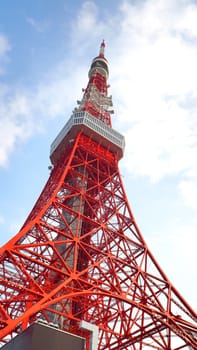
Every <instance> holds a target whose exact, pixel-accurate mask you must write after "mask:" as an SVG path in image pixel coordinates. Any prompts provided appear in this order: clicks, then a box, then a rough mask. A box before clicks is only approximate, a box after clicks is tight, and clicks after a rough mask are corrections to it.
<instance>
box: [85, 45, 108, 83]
mask: <svg viewBox="0 0 197 350" xmlns="http://www.w3.org/2000/svg"><path fill="white" fill-rule="evenodd" d="M95 71H97V72H99V73H100V74H101V75H102V76H105V78H106V79H108V77H109V69H108V62H107V59H106V58H105V42H104V40H103V41H102V43H101V46H100V50H99V55H98V56H97V57H95V58H94V59H93V61H92V64H91V67H90V70H89V79H91V76H92V74H94V73H95Z"/></svg>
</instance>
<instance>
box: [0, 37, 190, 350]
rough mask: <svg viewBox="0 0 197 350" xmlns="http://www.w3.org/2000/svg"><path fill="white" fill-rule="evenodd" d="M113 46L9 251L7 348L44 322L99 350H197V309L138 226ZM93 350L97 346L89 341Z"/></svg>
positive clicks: (1, 300)
mask: <svg viewBox="0 0 197 350" xmlns="http://www.w3.org/2000/svg"><path fill="white" fill-rule="evenodd" d="M104 50H105V43H104V42H102V43H101V46H100V51H99V55H98V56H97V57H96V58H94V59H93V61H92V64H91V66H90V70H89V81H88V84H87V87H86V89H84V91H83V97H82V100H81V101H78V102H77V107H76V108H75V109H74V111H73V113H72V115H71V117H70V119H69V120H68V122H67V123H66V124H65V126H64V127H63V129H62V130H61V131H60V133H59V134H58V136H57V137H56V139H55V140H54V142H53V143H52V145H51V152H50V159H51V162H52V166H51V173H50V176H49V179H48V181H47V183H46V185H45V187H44V189H43V191H42V192H41V194H40V197H39V198H38V200H37V202H36V204H35V206H34V207H33V209H32V211H31V213H30V214H29V216H28V217H27V220H26V221H25V223H24V225H23V226H22V228H21V230H20V231H19V232H18V234H16V236H14V237H13V238H12V239H11V240H10V241H9V242H8V243H6V244H5V245H4V246H3V247H2V248H1V249H0V293H1V294H0V345H1V346H3V345H4V344H6V343H7V342H9V341H10V340H11V339H12V338H14V337H15V336H16V335H17V334H20V333H21V332H22V331H23V330H25V329H27V327H28V326H29V325H31V324H33V323H35V322H37V321H38V320H42V321H43V322H45V323H48V324H50V323H51V324H55V325H56V326H57V327H59V328H60V329H61V330H63V331H66V332H70V333H73V334H77V335H79V336H84V337H88V334H89V333H88V331H87V330H84V329H82V327H81V322H82V321H85V322H87V323H88V324H90V325H95V326H97V327H98V330H99V336H98V345H97V348H98V349H99V350H104V349H105V350H142V349H147V350H150V349H158V350H161V349H165V350H170V349H173V350H181V349H197V328H196V319H197V318H196V314H195V312H194V311H193V310H192V308H191V307H190V306H189V305H188V304H187V302H186V301H185V300H184V299H183V297H182V296H181V295H180V294H179V292H178V291H177V290H176V289H175V288H174V286H173V285H172V284H171V282H170V281H169V279H168V277H167V276H166V275H165V273H164V272H163V270H162V269H161V267H160V266H159V264H158V262H157V261H156V260H155V258H154V256H153V255H152V253H151V251H150V250H149V248H148V247H147V245H146V242H145V240H144V238H143V236H142V234H141V232H140V230H139V228H138V226H137V224H136V221H135V218H134V216H133V213H132V211H131V209H130V206H129V203H128V200H127V196H126V193H125V190H124V187H123V183H122V179H121V176H120V172H119V168H118V162H119V160H120V159H121V158H122V157H123V152H124V137H123V136H122V135H121V134H120V133H119V132H117V131H116V130H114V129H113V128H112V124H111V114H112V113H113V110H112V98H111V96H108V83H107V80H108V74H109V71H108V62H107V60H106V58H105V53H104ZM86 347H87V348H88V345H87V346H86Z"/></svg>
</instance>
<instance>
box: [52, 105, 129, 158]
mask: <svg viewBox="0 0 197 350" xmlns="http://www.w3.org/2000/svg"><path fill="white" fill-rule="evenodd" d="M80 131H81V132H82V133H83V134H84V135H86V136H88V137H90V138H91V139H92V140H94V141H96V142H97V143H98V144H100V145H102V146H103V147H104V148H106V149H108V150H109V151H110V152H112V153H114V154H116V155H117V158H118V160H119V159H121V158H122V157H123V153H124V148H125V139H124V136H123V135H121V134H120V133H119V132H117V131H116V130H114V129H112V128H111V127H109V126H108V125H107V124H105V123H104V122H102V121H101V120H99V119H97V118H96V117H93V116H92V115H91V114H89V113H88V112H86V111H76V112H74V113H73V114H72V116H71V117H70V119H69V120H68V122H67V123H66V124H65V126H64V127H63V128H62V130H61V131H60V133H59V134H58V135H57V137H56V138H55V140H54V141H53V142H52V144H51V149H50V159H51V162H52V164H55V163H56V162H57V161H58V159H59V157H60V155H61V154H62V152H63V151H64V150H65V148H66V146H67V145H68V143H69V142H71V141H72V140H73V139H75V137H76V135H77V134H78V133H79V132H80Z"/></svg>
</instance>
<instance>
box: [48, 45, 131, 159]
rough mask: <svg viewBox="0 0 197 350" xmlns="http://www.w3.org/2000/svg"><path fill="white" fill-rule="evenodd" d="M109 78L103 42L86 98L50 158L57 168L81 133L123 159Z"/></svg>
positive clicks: (121, 138) (91, 70)
mask: <svg viewBox="0 0 197 350" xmlns="http://www.w3.org/2000/svg"><path fill="white" fill-rule="evenodd" d="M108 76H109V69H108V61H107V59H106V58H105V42H104V40H103V41H102V43H101V45H100V50H99V54H98V56H96V57H95V58H94V59H93V61H92V63H91V66H90V69H89V73H88V77H89V80H88V84H87V87H86V89H82V91H83V97H82V99H81V100H78V101H77V105H78V106H77V107H75V109H74V111H73V113H72V115H71V117H70V119H69V120H68V122H67V123H66V125H65V126H64V127H63V129H62V130H61V131H60V133H59V134H58V135H57V137H56V138H55V140H54V141H53V143H52V144H51V152H50V158H51V161H52V163H53V164H54V165H55V164H56V163H57V162H58V159H60V157H61V156H62V154H63V153H64V152H65V151H66V148H67V147H68V145H69V143H70V142H71V140H72V141H74V140H75V138H76V136H77V135H78V134H79V133H83V134H84V135H86V136H88V137H89V138H91V139H92V140H94V141H95V142H97V143H98V144H99V145H101V146H103V147H104V148H106V149H108V150H109V151H110V152H111V153H112V154H113V156H114V157H116V158H117V159H120V158H122V156H123V152H124V145H125V141H124V137H123V136H122V135H121V134H120V133H119V132H117V131H116V130H114V129H112V123H111V115H112V114H113V113H114V112H113V110H112V106H113V103H112V96H108V87H109V85H108V83H107V80H108Z"/></svg>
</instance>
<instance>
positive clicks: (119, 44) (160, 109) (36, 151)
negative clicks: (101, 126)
mask: <svg viewBox="0 0 197 350" xmlns="http://www.w3.org/2000/svg"><path fill="white" fill-rule="evenodd" d="M103 38H104V39H105V41H106V57H107V58H108V61H109V64H110V81H109V83H110V85H111V88H110V94H112V96H113V103H114V110H115V115H114V117H113V121H112V122H113V127H114V128H115V129H117V130H119V131H120V132H121V133H123V134H124V135H125V138H126V150H125V156H124V159H123V160H121V162H120V171H121V174H122V177H123V181H124V185H125V188H126V192H127V195H128V199H129V202H130V205H131V208H132V210H133V212H134V215H135V217H136V220H137V222H138V225H139V227H140V228H141V231H142V233H143V236H144V238H145V240H146V241H147V243H148V245H149V247H150V248H151V250H152V252H153V254H154V255H155V257H156V259H157V260H158V262H159V263H160V265H161V266H162V268H163V269H164V271H165V272H166V273H167V274H168V276H169V278H170V280H171V281H172V283H173V284H174V285H175V287H176V288H177V289H178V290H179V291H180V293H181V294H182V295H183V297H184V298H185V299H186V300H187V301H188V302H189V303H190V304H191V305H192V306H193V307H194V308H195V307H196V306H197V299H196V289H197V272H196V271H197V269H196V249H197V248H196V247H197V216H196V213H197V68H196V67H197V63H196V62H197V1H196V0H193V1H192V0H146V1H144V0H130V1H129V0H127V1H126V0H125V1H121V0H108V1H106V0H97V1H96V0H95V1H85V0H84V1H82V0H81V1H80V0H76V1H71V0H56V1H54V0H34V1H33V0H32V1H25V0H16V1H13V0H6V1H1V2H0V244H4V243H5V242H7V241H8V240H9V238H10V237H12V236H13V235H14V234H15V233H17V231H18V230H19V228H20V227H21V226H22V224H23V222H24V220H25V218H26V216H27V215H28V213H29V212H30V210H31V209H32V207H33V205H34V203H35V201H36V199H37V197H38V195H39V194H40V192H41V190H42V188H43V186H44V184H45V182H46V180H47V178H48V176H49V171H48V166H49V165H50V161H49V148H50V144H51V142H52V141H53V139H54V138H55V137H56V135H57V133H58V132H59V130H60V129H61V128H62V127H63V125H64V123H65V122H66V121H67V120H68V118H69V117H70V115H71V112H72V110H73V108H74V107H75V106H76V100H77V99H80V98H81V97H82V92H81V91H82V90H81V89H82V88H83V87H85V86H86V84H87V79H88V77H87V73H88V69H89V66H90V63H91V60H92V59H93V57H95V56H96V55H97V53H98V50H99V46H100V42H101V41H102V39H103Z"/></svg>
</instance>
